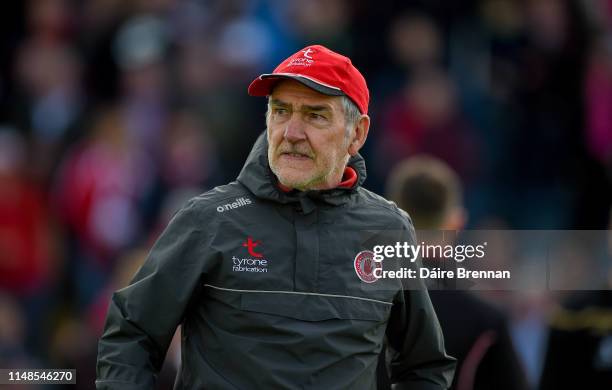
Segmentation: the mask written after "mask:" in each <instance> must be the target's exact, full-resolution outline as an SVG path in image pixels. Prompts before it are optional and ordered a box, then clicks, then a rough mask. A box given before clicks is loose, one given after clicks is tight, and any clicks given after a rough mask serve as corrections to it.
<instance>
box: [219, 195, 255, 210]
mask: <svg viewBox="0 0 612 390" xmlns="http://www.w3.org/2000/svg"><path fill="white" fill-rule="evenodd" d="M251 203H253V202H251V199H249V198H246V197H241V198H237V199H235V201H234V202H232V203H227V204H224V205H222V206H217V212H218V213H222V212H224V211H228V210H232V209H237V208H238V207H242V206H246V205H248V204H251Z"/></svg>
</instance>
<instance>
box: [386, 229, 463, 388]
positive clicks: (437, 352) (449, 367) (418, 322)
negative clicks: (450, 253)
mask: <svg viewBox="0 0 612 390" xmlns="http://www.w3.org/2000/svg"><path fill="white" fill-rule="evenodd" d="M408 229H409V230H408V235H407V236H408V237H406V238H407V239H408V240H409V242H411V243H412V244H414V243H415V242H416V239H415V233H414V229H413V228H412V226H408ZM386 341H387V356H386V361H387V365H388V373H389V379H390V381H391V383H392V387H391V388H392V389H394V390H395V389H400V390H402V389H410V390H442V389H447V388H448V387H449V386H450V385H451V382H452V379H453V375H454V372H455V364H456V361H455V359H454V358H453V357H450V356H448V355H447V354H446V352H445V349H444V338H443V336H442V329H441V327H440V324H439V323H438V318H437V317H436V313H435V311H434V309H433V306H432V304H431V300H430V299H429V294H428V293H427V289H426V288H425V286H424V284H423V283H418V286H416V287H415V286H412V287H410V288H408V287H406V288H405V289H404V290H403V291H400V292H399V293H398V294H397V295H396V299H395V302H394V305H393V308H392V310H391V315H390V318H389V324H388V325H387V332H386Z"/></svg>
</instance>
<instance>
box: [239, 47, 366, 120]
mask: <svg viewBox="0 0 612 390" xmlns="http://www.w3.org/2000/svg"><path fill="white" fill-rule="evenodd" d="M280 79H293V80H295V81H298V82H300V83H302V84H304V85H306V86H307V87H309V88H312V89H314V90H315V91H317V92H320V93H322V94H325V95H331V96H343V95H346V96H348V97H349V98H350V99H351V100H352V101H353V102H354V103H355V104H356V105H357V107H358V108H359V111H360V112H361V113H362V114H367V113H368V103H369V101H370V92H369V91H368V86H367V84H366V81H365V79H364V78H363V76H362V75H361V73H360V72H359V71H358V70H357V68H355V67H354V66H353V64H352V63H351V60H350V59H349V58H348V57H345V56H343V55H341V54H338V53H336V52H333V51H331V50H329V49H328V48H326V47H324V46H321V45H312V46H307V47H305V48H303V49H302V50H300V51H298V52H297V53H295V54H293V55H292V56H290V57H289V58H287V59H286V60H284V61H283V62H281V64H280V65H278V66H277V67H276V69H274V71H273V72H272V73H264V74H262V75H261V76H259V77H258V78H256V79H255V80H253V82H252V83H251V85H249V95H251V96H268V95H270V94H271V93H272V88H273V87H274V85H275V84H276V83H277V82H278V81H279V80H280Z"/></svg>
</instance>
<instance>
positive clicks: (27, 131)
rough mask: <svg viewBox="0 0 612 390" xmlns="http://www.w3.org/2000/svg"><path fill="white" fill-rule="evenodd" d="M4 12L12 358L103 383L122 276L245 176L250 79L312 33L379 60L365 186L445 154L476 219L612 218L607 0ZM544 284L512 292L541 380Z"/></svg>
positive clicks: (33, 2) (219, 3) (314, 2)
mask: <svg viewBox="0 0 612 390" xmlns="http://www.w3.org/2000/svg"><path fill="white" fill-rule="evenodd" d="M0 20H1V21H2V23H0V31H2V33H1V34H0V367H2V368H10V367H22V368H24V367H64V368H77V369H78V376H79V383H80V384H79V385H78V387H82V388H91V387H92V381H93V378H94V375H95V374H94V371H95V353H96V347H97V345H96V339H97V337H99V335H100V332H101V329H102V326H103V321H104V316H105V314H106V308H107V304H108V300H109V298H110V294H111V292H112V291H113V290H115V289H117V288H119V287H122V286H124V285H126V283H127V282H128V281H129V279H130V277H131V276H132V274H133V273H134V272H135V270H136V269H137V268H138V266H139V265H140V264H141V263H142V261H143V259H144V257H145V256H146V252H147V250H148V248H149V247H150V245H151V243H152V241H153V240H155V238H156V237H157V235H158V234H159V232H160V229H161V228H163V226H165V224H166V223H167V222H168V220H169V218H170V217H171V216H172V214H173V213H174V212H175V211H176V209H177V208H178V207H180V205H181V204H182V203H183V202H184V201H185V200H186V199H188V198H189V197H191V196H194V195H196V194H199V193H201V192H204V191H206V190H208V189H210V188H212V187H213V186H215V185H219V184H224V183H226V182H229V181H231V180H234V179H235V177H236V176H237V174H238V172H239V170H240V168H241V166H242V163H243V162H244V160H245V158H246V156H247V154H248V152H249V150H250V147H251V145H252V143H253V141H254V140H255V138H256V137H257V136H258V134H259V133H260V132H261V131H263V130H264V128H265V124H264V112H265V99H261V98H253V97H249V96H248V95H247V93H246V88H247V86H248V84H249V82H250V81H251V80H252V79H253V78H255V77H256V76H257V75H259V74H260V73H264V72H269V71H271V70H272V69H273V67H274V66H275V65H276V64H278V63H279V62H280V61H281V60H282V59H284V58H285V57H287V56H288V55H290V54H292V53H293V52H295V51H297V50H298V49H300V48H302V47H304V46H306V45H307V44H312V43H320V44H323V45H326V46H328V47H329V48H331V49H333V50H335V51H338V52H340V53H343V54H345V55H347V56H349V57H351V58H352V59H353V62H354V63H355V64H356V66H357V67H358V68H359V69H360V70H361V71H362V73H363V74H364V75H365V77H366V80H368V84H369V87H370V92H371V104H370V116H371V118H372V121H373V124H372V128H371V130H370V136H369V140H368V142H367V144H366V147H365V151H364V153H363V154H364V156H365V158H366V162H367V163H368V172H369V173H368V179H367V181H366V183H365V187H366V188H368V189H371V190H373V191H375V192H378V193H381V194H382V193H384V184H385V181H386V179H387V174H388V172H389V170H390V169H391V167H393V166H394V165H395V164H396V163H398V162H399V161H401V160H402V159H404V158H406V157H410V156H412V155H415V154H420V153H427V154H429V155H432V156H436V157H438V158H439V159H441V160H443V161H446V162H447V163H448V164H449V165H450V166H451V167H452V168H453V169H455V170H456V171H457V172H458V174H459V177H460V179H461V181H462V182H463V185H464V191H465V196H464V200H465V206H466V208H467V211H468V213H469V216H470V219H469V221H468V224H467V227H468V228H503V229H607V227H608V218H609V215H610V200H611V198H612V189H611V184H610V183H611V178H612V1H610V0H575V1H573V0H567V1H564V0H463V1H444V0H411V1H392V0H377V1H366V0H353V1H351V0H307V1H297V0H133V1H121V0H83V1H78V0H29V1H11V2H6V4H3V5H2V12H1V15H0ZM542 300H546V299H545V298H541V297H538V298H537V299H535V301H536V302H538V303H536V304H535V306H536V308H535V309H533V308H532V309H530V308H523V309H516V308H512V307H511V306H512V305H511V304H508V299H499V302H498V303H500V304H506V307H505V310H506V311H507V312H508V313H509V314H510V316H511V317H513V318H515V319H516V321H515V324H516V326H515V328H514V329H515V330H516V332H515V342H516V343H517V345H518V350H519V352H521V353H520V354H521V356H522V359H523V362H524V364H525V367H526V368H527V371H528V374H529V375H528V378H529V380H530V383H531V384H532V385H535V384H536V383H537V381H538V376H539V375H540V373H539V371H538V370H539V369H538V367H539V366H541V364H542V363H541V361H542V356H541V355H542V352H541V350H542V348H540V349H537V348H535V346H536V345H538V344H537V343H534V342H533V338H531V337H535V339H537V340H540V339H541V337H539V338H538V336H537V335H538V334H539V333H538V331H537V330H538V329H540V328H538V327H537V326H532V325H531V322H530V321H531V319H532V317H530V316H529V315H528V314H529V313H531V312H530V310H532V311H533V310H535V311H536V317H537V318H538V319H536V320H535V321H536V323H541V322H538V321H541V318H543V317H544V315H545V309H544V307H545V306H546V305H547V304H544V303H541V302H540V301H542ZM517 313H518V314H517ZM525 313H528V314H525ZM534 329H535V330H534ZM170 356H172V357H173V359H170V360H173V361H176V359H175V357H176V352H171V353H170ZM166 369H167V370H169V371H168V372H169V374H168V378H170V379H168V380H169V381H170V382H171V381H172V379H171V377H172V374H171V372H172V369H173V367H172V365H170V367H169V368H166Z"/></svg>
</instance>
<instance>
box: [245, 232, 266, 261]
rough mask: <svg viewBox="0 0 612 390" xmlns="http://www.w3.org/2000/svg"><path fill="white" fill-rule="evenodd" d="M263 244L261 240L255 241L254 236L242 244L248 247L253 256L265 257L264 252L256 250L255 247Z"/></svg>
mask: <svg viewBox="0 0 612 390" xmlns="http://www.w3.org/2000/svg"><path fill="white" fill-rule="evenodd" d="M259 244H261V241H253V238H252V237H248V238H247V240H246V241H245V242H243V243H242V246H244V247H246V248H247V250H248V251H249V254H250V255H251V256H253V257H263V253H258V252H255V247H256V246H258V245H259Z"/></svg>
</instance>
